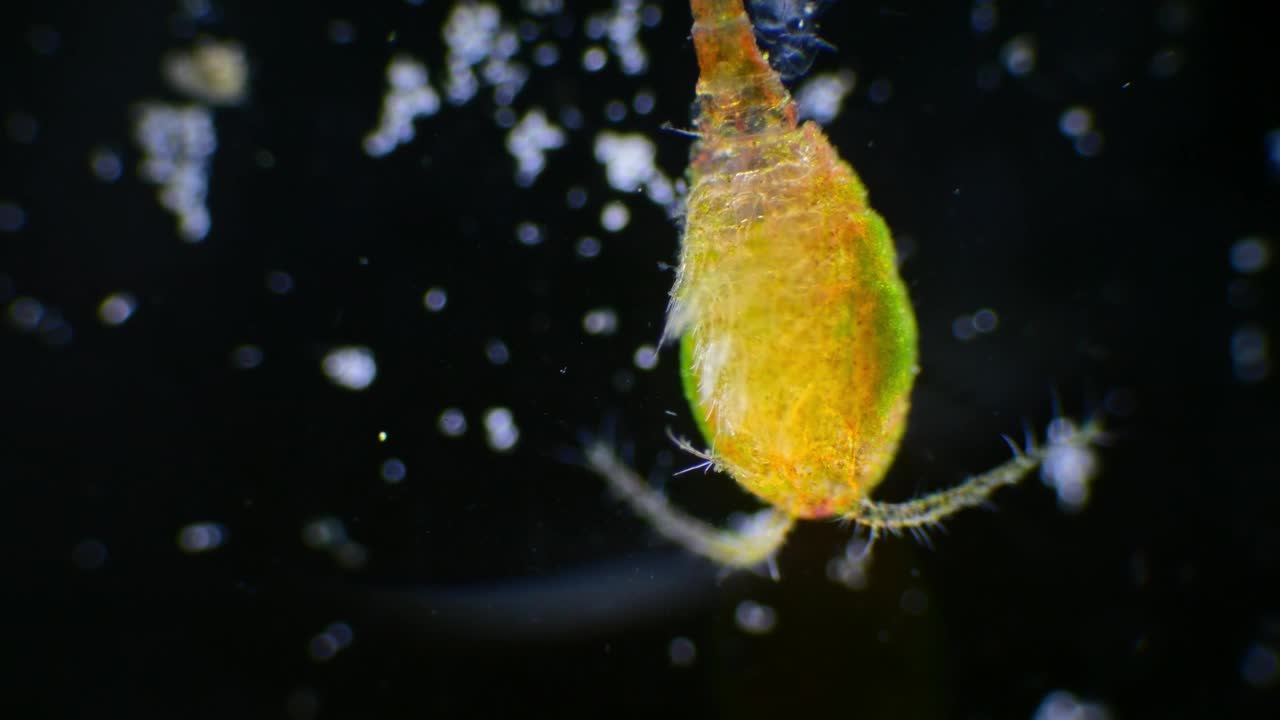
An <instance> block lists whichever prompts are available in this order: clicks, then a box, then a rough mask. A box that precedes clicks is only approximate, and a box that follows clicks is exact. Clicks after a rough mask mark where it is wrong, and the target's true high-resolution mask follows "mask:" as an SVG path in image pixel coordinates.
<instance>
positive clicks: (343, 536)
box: [302, 515, 347, 550]
mask: <svg viewBox="0 0 1280 720" xmlns="http://www.w3.org/2000/svg"><path fill="white" fill-rule="evenodd" d="M346 541H347V529H346V527H345V526H344V525H343V524H342V520H340V519H339V518H336V517H333V516H332V515H325V516H323V517H318V518H316V519H314V520H312V521H311V522H309V523H307V524H306V525H304V526H303V528H302V542H303V543H304V544H305V545H306V546H307V547H309V548H311V549H313V550H327V549H330V548H332V547H335V546H337V545H341V544H342V543H345V542H346Z"/></svg>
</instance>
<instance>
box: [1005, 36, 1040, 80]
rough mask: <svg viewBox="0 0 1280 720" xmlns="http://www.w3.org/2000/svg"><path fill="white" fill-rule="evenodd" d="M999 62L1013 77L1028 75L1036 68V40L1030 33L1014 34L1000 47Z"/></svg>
mask: <svg viewBox="0 0 1280 720" xmlns="http://www.w3.org/2000/svg"><path fill="white" fill-rule="evenodd" d="M1000 62H1001V64H1003V65H1004V69H1005V71H1006V72H1008V73H1009V74H1010V75H1012V76H1014V77H1024V76H1026V75H1030V74H1031V72H1032V71H1033V70H1035V69H1036V41H1035V38H1033V37H1032V36H1030V35H1026V34H1023V35H1015V36H1013V37H1012V38H1010V39H1009V41H1008V42H1006V43H1005V44H1004V45H1003V46H1002V47H1001V48H1000Z"/></svg>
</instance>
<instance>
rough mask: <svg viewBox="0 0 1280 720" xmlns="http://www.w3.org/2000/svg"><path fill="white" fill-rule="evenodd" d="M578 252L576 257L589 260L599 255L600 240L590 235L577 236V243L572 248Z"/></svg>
mask: <svg viewBox="0 0 1280 720" xmlns="http://www.w3.org/2000/svg"><path fill="white" fill-rule="evenodd" d="M574 251H575V252H577V253H578V257H580V258H585V259H587V260H590V259H592V258H595V257H598V256H599V255H600V241H599V240H597V239H596V238H593V237H591V236H589V235H588V236H587V237H583V238H578V244H577V246H576V247H575V248H574Z"/></svg>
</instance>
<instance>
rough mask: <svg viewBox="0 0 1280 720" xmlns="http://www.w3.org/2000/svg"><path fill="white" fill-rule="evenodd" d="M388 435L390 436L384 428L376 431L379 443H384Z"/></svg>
mask: <svg viewBox="0 0 1280 720" xmlns="http://www.w3.org/2000/svg"><path fill="white" fill-rule="evenodd" d="M389 437H391V436H390V435H387V431H386V430H379V431H378V442H380V443H384V442H386V441H387V438H389Z"/></svg>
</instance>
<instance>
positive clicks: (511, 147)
mask: <svg viewBox="0 0 1280 720" xmlns="http://www.w3.org/2000/svg"><path fill="white" fill-rule="evenodd" d="M564 142H565V133H564V130H561V129H560V128H559V127H556V126H555V125H552V124H551V123H549V122H547V116H546V115H544V114H543V112H542V111H541V110H539V109H533V110H530V111H529V112H528V113H526V114H525V116H524V118H523V119H521V120H520V122H519V123H517V124H516V126H515V127H513V128H512V129H511V132H509V133H507V152H509V153H511V155H512V157H514V158H515V159H516V182H517V183H519V184H520V185H522V186H524V187H528V186H529V185H532V184H533V181H534V180H536V179H537V178H538V175H539V174H541V173H542V169H543V168H544V167H545V166H546V152H547V151H548V150H554V149H556V148H559V147H562V146H563V145H564Z"/></svg>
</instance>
